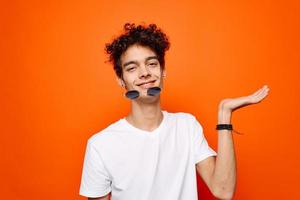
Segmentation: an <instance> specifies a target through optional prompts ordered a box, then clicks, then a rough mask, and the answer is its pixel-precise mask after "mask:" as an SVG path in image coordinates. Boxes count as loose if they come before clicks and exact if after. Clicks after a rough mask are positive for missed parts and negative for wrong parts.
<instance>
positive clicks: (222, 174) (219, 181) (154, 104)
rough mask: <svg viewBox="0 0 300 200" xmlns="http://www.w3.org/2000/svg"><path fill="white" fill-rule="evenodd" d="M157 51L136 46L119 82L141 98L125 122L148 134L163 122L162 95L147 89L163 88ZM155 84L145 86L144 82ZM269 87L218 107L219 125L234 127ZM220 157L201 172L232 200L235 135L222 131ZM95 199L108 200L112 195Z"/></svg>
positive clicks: (207, 162) (124, 57) (128, 54)
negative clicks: (235, 116) (235, 118)
mask: <svg viewBox="0 0 300 200" xmlns="http://www.w3.org/2000/svg"><path fill="white" fill-rule="evenodd" d="M155 56H156V54H155V52H154V51H152V50H151V49H150V48H148V47H144V46H139V45H132V46H130V47H129V48H128V49H127V50H126V51H125V52H124V53H123V54H122V56H121V65H122V69H123V78H122V79H121V78H117V81H118V83H119V84H120V86H122V87H123V88H124V89H125V91H126V90H138V91H139V92H140V96H139V97H138V98H137V99H135V100H132V101H131V111H130V113H129V114H128V116H126V117H125V119H126V120H127V121H128V122H129V123H130V124H132V125H133V126H135V127H137V128H139V129H142V130H144V131H149V134H151V133H150V131H152V130H154V129H156V128H157V127H158V126H159V124H160V123H161V121H162V119H163V114H162V110H161V107H160V95H158V96H154V97H153V96H148V95H147V88H149V87H155V86H158V87H161V88H163V78H164V77H165V76H166V72H165V70H161V66H160V64H159V62H158V60H157V59H156V58H154V57H155ZM149 81H154V83H149V84H146V85H143V86H139V84H141V83H145V82H149ZM268 91H269V88H268V86H263V87H262V88H260V89H258V90H257V91H256V92H254V93H253V94H251V95H248V96H242V97H238V98H227V99H224V100H222V101H221V102H220V104H219V107H218V123H219V124H221V123H222V124H230V123H231V116H232V112H233V111H234V110H236V109H239V108H241V107H244V106H247V105H252V104H256V103H259V102H260V101H262V100H263V99H264V98H265V97H266V96H267V95H268ZM217 153H218V155H217V156H216V157H215V156H211V157H208V158H207V159H205V160H203V161H201V162H198V163H197V164H196V166H195V167H196V170H197V173H198V174H199V175H200V176H201V178H202V179H203V180H204V182H205V183H206V185H207V186H208V188H209V189H210V191H211V192H212V194H213V195H214V196H215V197H216V198H218V199H232V198H233V195H234V191H235V186H236V159H235V152H234V144H233V138H232V133H231V131H229V130H219V131H218V151H217ZM89 199H94V200H108V199H109V194H108V195H106V196H104V197H101V198H89Z"/></svg>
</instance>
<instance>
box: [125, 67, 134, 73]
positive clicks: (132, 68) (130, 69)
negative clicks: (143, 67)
mask: <svg viewBox="0 0 300 200" xmlns="http://www.w3.org/2000/svg"><path fill="white" fill-rule="evenodd" d="M134 69H135V67H128V68H127V69H126V71H129V72H130V71H133V70H134Z"/></svg>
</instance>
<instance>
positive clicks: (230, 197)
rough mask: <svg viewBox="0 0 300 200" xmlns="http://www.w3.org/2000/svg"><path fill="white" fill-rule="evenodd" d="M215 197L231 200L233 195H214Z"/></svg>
mask: <svg viewBox="0 0 300 200" xmlns="http://www.w3.org/2000/svg"><path fill="white" fill-rule="evenodd" d="M213 195H214V197H215V198H217V199H221V200H231V199H232V198H233V193H213Z"/></svg>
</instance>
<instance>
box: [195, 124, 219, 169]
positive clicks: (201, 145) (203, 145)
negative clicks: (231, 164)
mask: <svg viewBox="0 0 300 200" xmlns="http://www.w3.org/2000/svg"><path fill="white" fill-rule="evenodd" d="M194 119H195V120H194V122H193V128H192V137H193V142H192V143H193V152H194V159H195V164H196V163H198V162H200V161H202V160H204V159H205V158H207V157H209V156H216V155H217V153H216V152H215V151H214V150H213V149H212V148H210V147H209V145H208V143H207V141H206V139H205V136H204V134H203V128H202V126H201V124H200V123H199V122H198V121H197V119H196V118H194Z"/></svg>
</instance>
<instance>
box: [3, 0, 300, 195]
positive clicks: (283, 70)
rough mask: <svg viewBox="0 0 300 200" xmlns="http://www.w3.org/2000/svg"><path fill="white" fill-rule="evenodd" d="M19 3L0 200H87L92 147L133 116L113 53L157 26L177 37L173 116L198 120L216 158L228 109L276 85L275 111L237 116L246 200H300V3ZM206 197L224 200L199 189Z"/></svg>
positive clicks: (8, 23) (170, 67)
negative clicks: (138, 27)
mask: <svg viewBox="0 0 300 200" xmlns="http://www.w3.org/2000/svg"><path fill="white" fill-rule="evenodd" d="M8 2H9V1H6V2H4V1H3V2H2V5H1V12H0V13H1V14H0V15H1V16H0V18H1V28H0V36H1V57H2V58H1V68H0V74H1V78H0V87H1V100H0V101H1V112H0V113H1V120H0V123H1V129H0V131H1V139H0V153H1V163H0V164H1V165H0V173H1V174H0V175H1V181H0V184H1V185H0V190H1V193H0V199H12V200H19V199H20V200H23V199H24V200H29V199H30V200H36V199H46V200H47V199H49V200H50V199H84V198H82V197H79V195H78V190H79V184H80V178H81V169H82V162H83V156H84V151H85V144H86V141H87V139H88V138H89V137H90V136H91V135H92V134H94V133H95V132H97V131H99V130H101V129H102V128H104V127H105V126H107V125H108V124H110V123H111V122H113V121H115V120H117V119H119V118H120V117H123V116H124V115H125V114H126V113H127V112H128V110H129V105H130V104H129V101H128V100H126V99H125V98H124V97H123V91H122V89H121V88H120V87H119V86H118V85H117V82H116V81H115V76H114V72H113V70H112V67H111V66H110V65H109V64H108V63H104V61H105V60H106V56H105V54H104V50H103V49H104V44H105V43H106V42H110V41H111V39H112V38H113V36H116V35H117V34H118V33H120V31H121V29H122V25H123V24H124V23H125V22H136V23H139V22H146V23H150V22H153V23H157V24H158V26H160V27H161V28H162V29H163V30H164V31H165V32H166V33H167V34H168V35H169V36H170V41H171V49H170V51H169V52H167V55H166V67H167V78H166V82H165V90H164V91H163V94H162V106H163V108H164V109H166V110H168V111H170V112H171V111H172V112H173V111H174V112H175V111H184V112H190V113H193V114H194V115H196V116H197V118H198V119H199V121H200V122H201V123H202V125H203V127H204V131H205V134H206V137H207V140H208V141H209V143H210V145H211V146H212V147H213V148H214V149H215V150H216V147H217V132H216V131H215V130H214V128H215V124H216V122H217V106H218V103H219V101H220V100H221V99H223V98H225V97H238V96H241V95H247V94H250V93H251V92H254V91H255V90H256V89H257V88H258V87H260V86H262V85H263V84H268V85H269V87H270V89H271V91H270V94H269V96H268V98H267V99H266V100H264V101H263V102H262V103H260V104H257V105H253V106H251V107H246V108H243V109H241V110H238V111H236V112H235V113H234V115H233V124H234V126H235V128H236V129H237V130H238V131H240V132H243V133H244V135H242V136H240V135H234V142H235V147H236V154H237V162H238V180H237V190H236V194H235V199H243V200H247V199H249V200H253V199H255V200H256V199H264V200H265V199H300V195H299V191H298V190H299V181H298V179H299V178H300V172H299V168H300V161H299V156H300V151H299V148H298V147H299V139H300V136H299V133H300V131H299V127H298V125H299V123H300V120H299V111H300V110H299V106H298V103H299V102H300V101H299V91H300V90H299V84H298V81H297V79H298V78H299V75H300V73H299V72H300V70H299V64H300V55H299V54H300V39H299V35H300V31H299V27H300V23H299V22H300V20H299V19H300V14H299V13H300V12H299V9H300V6H299V3H297V1H294V2H293V1H284V3H280V1H258V0H257V1H251V2H248V1H226V3H225V1H189V2H187V1H185V3H183V2H181V3H176V4H174V3H173V2H174V1H164V2H163V1H147V2H145V1H137V0H135V1H134V0H132V1H114V0H112V1H87V2H85V3H83V1H82V2H81V3H75V2H74V1H69V2H67V1H63V2H62V1H45V2H46V3H41V2H42V1H41V2H36V1H12V2H10V3H8ZM297 77H298V78H297ZM296 114H297V115H296ZM296 117H297V118H296ZM297 124H298V125H297ZM198 178H199V177H198ZM199 196H200V199H213V198H212V197H211V195H210V193H209V192H208V190H207V188H206V187H205V186H204V185H203V183H202V182H201V181H200V180H199Z"/></svg>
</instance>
